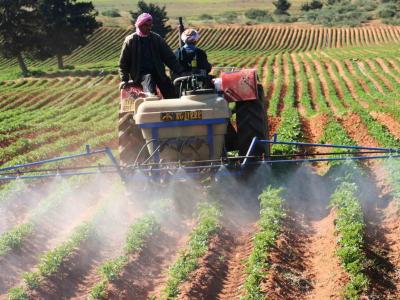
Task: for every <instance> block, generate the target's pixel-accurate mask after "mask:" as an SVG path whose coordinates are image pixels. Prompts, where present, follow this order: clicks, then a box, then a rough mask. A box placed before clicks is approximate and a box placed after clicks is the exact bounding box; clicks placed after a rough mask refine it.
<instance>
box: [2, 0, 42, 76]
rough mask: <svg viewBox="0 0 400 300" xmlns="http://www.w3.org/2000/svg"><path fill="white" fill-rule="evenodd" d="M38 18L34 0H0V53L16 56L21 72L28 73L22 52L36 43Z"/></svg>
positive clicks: (8, 56) (28, 49)
mask: <svg viewBox="0 0 400 300" xmlns="http://www.w3.org/2000/svg"><path fill="white" fill-rule="evenodd" d="M39 22H40V18H39V14H38V11H37V9H36V0H0V53H2V54H3V55H4V57H6V58H16V59H17V61H18V64H19V67H20V69H21V71H22V74H24V75H27V74H28V72H29V71H28V68H27V66H26V64H25V61H24V56H23V53H24V52H25V53H27V52H29V51H30V50H32V49H33V48H34V47H35V45H36V43H37V34H38V27H39V24H40V23H39Z"/></svg>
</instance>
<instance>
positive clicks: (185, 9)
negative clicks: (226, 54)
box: [92, 0, 307, 27]
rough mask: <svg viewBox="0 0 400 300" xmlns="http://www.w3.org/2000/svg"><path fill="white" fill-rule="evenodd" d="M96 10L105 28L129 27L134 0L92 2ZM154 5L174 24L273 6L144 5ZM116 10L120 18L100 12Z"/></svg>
mask: <svg viewBox="0 0 400 300" xmlns="http://www.w3.org/2000/svg"><path fill="white" fill-rule="evenodd" d="M92 2H93V3H94V5H95V7H96V8H97V10H99V12H100V15H99V20H100V21H102V22H103V23H104V24H105V25H107V26H122V27H124V26H129V25H130V15H129V11H130V10H133V11H134V10H136V3H137V1H136V0H115V1H113V0H92ZM150 2H151V3H155V4H158V5H160V6H163V5H165V6H166V10H167V13H168V16H169V17H170V18H171V22H172V23H174V22H175V21H176V20H177V18H178V17H180V16H182V17H185V18H186V20H187V21H196V19H197V17H198V16H200V15H201V14H209V15H212V16H217V15H220V14H222V13H224V12H227V11H235V12H244V11H246V10H248V9H250V8H258V9H268V10H269V11H271V12H272V11H273V9H274V6H273V4H272V0H267V1H265V0H264V1H262V0H248V1H246V0H191V1H185V0H170V1H167V0H157V1H146V3H150ZM291 2H292V7H291V8H290V10H289V12H296V11H298V10H299V7H300V5H301V3H305V2H307V1H306V0H292V1H291ZM112 8H115V9H118V10H119V11H120V13H121V16H122V17H120V18H109V17H104V16H102V15H101V12H102V11H105V10H109V9H112Z"/></svg>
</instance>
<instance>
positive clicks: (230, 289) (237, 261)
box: [217, 225, 255, 300]
mask: <svg viewBox="0 0 400 300" xmlns="http://www.w3.org/2000/svg"><path fill="white" fill-rule="evenodd" d="M254 232H255V225H252V226H249V227H248V229H247V230H243V231H242V232H240V233H235V234H234V239H233V243H232V246H231V249H230V253H229V255H228V257H227V260H228V264H227V268H228V270H227V273H226V277H225V278H224V280H223V283H222V289H221V291H220V292H219V294H218V297H217V299H220V300H231V299H238V298H239V297H240V296H241V294H242V290H241V288H240V287H241V286H242V285H243V283H244V281H245V279H246V273H245V269H246V266H245V263H246V258H247V257H249V255H250V253H251V251H252V249H253V243H252V237H253V235H254Z"/></svg>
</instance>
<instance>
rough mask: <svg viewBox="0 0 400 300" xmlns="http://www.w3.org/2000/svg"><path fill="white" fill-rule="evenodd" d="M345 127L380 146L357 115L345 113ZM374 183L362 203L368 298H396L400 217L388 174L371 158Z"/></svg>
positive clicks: (360, 141) (358, 139)
mask: <svg viewBox="0 0 400 300" xmlns="http://www.w3.org/2000/svg"><path fill="white" fill-rule="evenodd" d="M342 124H343V125H344V128H345V129H346V131H347V132H348V134H349V135H350V136H351V138H352V139H353V140H355V141H356V142H357V144H359V145H367V146H372V147H379V146H380V145H379V143H378V142H377V141H376V140H375V139H374V138H372V137H371V136H370V135H369V133H368V130H367V128H366V126H365V124H363V123H362V120H361V118H360V117H359V116H358V115H357V114H354V113H352V114H348V115H347V116H345V117H344V118H343V120H342ZM367 165H368V166H369V167H370V168H371V171H372V175H373V177H374V182H373V183H370V184H368V183H367V184H366V185H367V186H369V187H370V186H376V187H377V191H370V192H369V193H368V194H369V198H370V199H369V200H368V201H367V202H366V203H365V205H364V206H365V216H366V225H367V228H366V232H367V236H366V240H367V243H366V245H367V255H368V257H369V258H370V259H371V260H372V261H375V264H374V265H372V266H371V267H370V268H369V270H368V271H369V272H368V275H369V277H370V281H371V288H370V290H369V291H368V297H372V298H373V299H398V298H399V296H400V295H399V294H400V276H399V275H398V274H399V270H400V240H399V238H398V237H399V234H400V219H399V216H398V205H397V203H396V202H397V201H395V200H394V199H393V198H392V197H390V192H391V187H390V185H389V184H388V182H387V177H388V174H387V172H386V171H385V170H384V169H383V168H382V166H381V164H380V162H379V161H370V162H368V163H367Z"/></svg>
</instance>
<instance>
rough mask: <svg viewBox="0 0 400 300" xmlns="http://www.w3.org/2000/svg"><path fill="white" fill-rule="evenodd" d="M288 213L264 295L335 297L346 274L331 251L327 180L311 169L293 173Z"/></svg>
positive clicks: (331, 220) (331, 219) (333, 244)
mask: <svg viewBox="0 0 400 300" xmlns="http://www.w3.org/2000/svg"><path fill="white" fill-rule="evenodd" d="M291 176H293V179H292V180H293V183H295V184H292V185H291V190H292V191H291V193H290V196H289V198H287V205H288V211H289V213H288V214H287V217H286V218H285V220H283V222H282V223H283V231H282V234H281V235H280V237H279V239H278V242H277V246H276V247H275V248H273V250H272V252H271V256H270V257H271V271H270V275H269V278H268V281H267V282H266V283H265V284H264V290H265V291H266V295H267V297H268V299H273V300H274V299H339V298H340V292H341V287H343V286H344V285H345V283H346V282H347V277H346V275H345V273H344V271H343V269H342V267H341V266H340V263H339V261H338V259H337V258H336V256H335V249H336V235H335V228H334V218H335V213H334V211H330V210H329V209H328V208H327V205H328V201H329V192H328V191H327V190H328V188H327V186H325V185H326V183H324V182H323V179H322V178H321V177H319V176H315V175H312V173H311V172H310V169H308V168H300V169H298V170H295V171H294V172H293V173H292V175H291Z"/></svg>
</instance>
